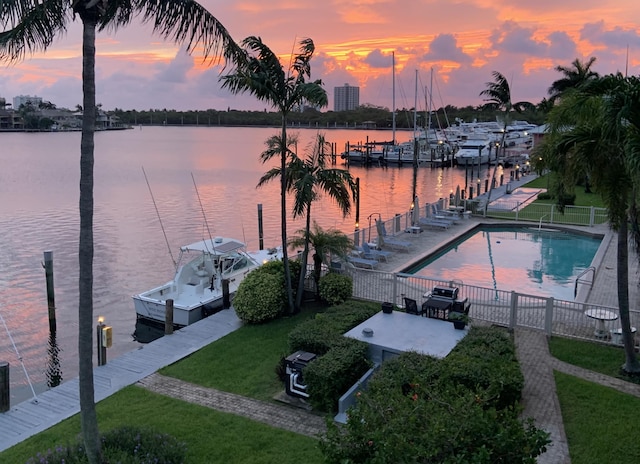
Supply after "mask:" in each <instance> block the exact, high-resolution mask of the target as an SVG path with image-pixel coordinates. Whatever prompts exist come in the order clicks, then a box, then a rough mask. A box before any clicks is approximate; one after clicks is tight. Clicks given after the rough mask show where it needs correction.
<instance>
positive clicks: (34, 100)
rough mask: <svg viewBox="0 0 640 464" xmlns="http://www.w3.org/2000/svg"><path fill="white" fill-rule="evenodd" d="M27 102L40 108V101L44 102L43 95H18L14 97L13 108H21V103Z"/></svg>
mask: <svg viewBox="0 0 640 464" xmlns="http://www.w3.org/2000/svg"><path fill="white" fill-rule="evenodd" d="M27 103H29V104H31V106H33V107H34V108H39V107H40V103H42V97H36V96H35V95H34V96H31V95H18V96H17V97H13V108H14V109H16V110H19V109H20V106H21V105H26V104H27Z"/></svg>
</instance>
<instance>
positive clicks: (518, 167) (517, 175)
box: [516, 164, 520, 180]
mask: <svg viewBox="0 0 640 464" xmlns="http://www.w3.org/2000/svg"><path fill="white" fill-rule="evenodd" d="M518 179H520V165H519V164H516V180H518Z"/></svg>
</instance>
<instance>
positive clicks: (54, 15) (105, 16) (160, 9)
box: [0, 0, 238, 464]
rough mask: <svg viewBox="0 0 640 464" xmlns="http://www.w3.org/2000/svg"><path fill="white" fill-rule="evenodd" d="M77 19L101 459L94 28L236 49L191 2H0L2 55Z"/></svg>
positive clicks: (91, 442)
mask: <svg viewBox="0 0 640 464" xmlns="http://www.w3.org/2000/svg"><path fill="white" fill-rule="evenodd" d="M76 16H77V17H79V18H80V20H81V21H82V26H83V31H82V87H83V101H82V106H83V108H84V112H83V117H82V135H81V141H80V201H79V210H80V238H79V244H78V264H79V284H78V296H79V298H78V303H79V304H78V314H79V317H78V359H79V370H78V372H79V389H80V409H81V417H82V434H83V437H84V443H85V448H86V451H87V458H88V460H89V462H90V463H92V464H93V463H97V462H98V460H99V456H100V441H99V434H98V421H97V417H96V411H95V399H94V390H93V364H92V353H93V322H94V321H93V247H94V245H93V163H94V132H95V123H96V111H95V109H96V76H95V54H96V31H97V30H98V31H102V30H104V29H117V28H119V27H123V26H126V25H128V24H129V23H131V22H132V21H133V19H134V18H138V17H140V18H141V19H142V22H144V23H149V22H150V23H152V24H153V31H154V32H155V33H157V34H158V35H160V36H161V37H164V38H169V39H172V40H173V41H175V42H176V43H179V44H185V45H186V48H187V51H188V52H192V51H194V50H195V49H196V47H197V48H198V50H201V51H202V53H203V55H204V59H213V57H214V56H216V55H217V54H218V52H219V50H220V47H221V46H222V47H224V50H225V56H226V57H227V58H230V57H232V55H233V52H234V51H236V50H238V48H237V46H236V44H235V42H234V41H233V40H232V38H231V36H230V34H229V33H228V32H227V30H226V29H225V28H224V26H223V25H222V24H221V23H220V22H219V21H218V20H217V19H216V18H215V17H214V16H213V15H212V14H211V13H209V12H208V11H207V10H206V9H205V8H204V7H203V6H202V5H200V4H199V3H197V2H195V1H192V0H167V1H157V0H112V1H108V0H73V1H66V0H47V1H40V0H4V1H2V7H1V8H0V24H2V27H3V30H2V32H0V60H2V61H16V60H19V59H22V58H23V57H24V55H25V54H26V53H27V52H29V53H34V52H37V51H44V50H47V49H48V48H49V47H50V46H51V45H52V44H53V42H54V39H55V38H56V37H57V36H59V35H63V34H65V33H66V31H67V26H68V25H69V23H70V22H71V21H73V20H74V19H75V18H76Z"/></svg>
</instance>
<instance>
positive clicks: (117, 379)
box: [0, 309, 242, 451]
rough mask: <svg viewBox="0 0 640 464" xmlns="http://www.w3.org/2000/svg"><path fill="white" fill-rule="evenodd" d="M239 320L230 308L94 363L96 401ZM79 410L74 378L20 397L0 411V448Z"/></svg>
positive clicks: (232, 327)
mask: <svg viewBox="0 0 640 464" xmlns="http://www.w3.org/2000/svg"><path fill="white" fill-rule="evenodd" d="M241 325H242V322H240V319H238V317H237V316H236V313H235V311H234V310H233V309H227V310H223V311H220V312H218V313H216V314H214V315H212V316H210V317H208V318H206V319H203V320H201V321H199V322H197V323H195V324H192V325H190V326H188V327H185V328H183V329H181V330H178V331H176V332H174V333H173V334H172V335H168V336H164V337H162V338H159V339H158V340H155V341H153V342H151V343H148V344H146V345H141V346H140V348H139V349H137V350H134V351H130V352H129V353H125V354H124V355H122V356H120V357H118V358H114V359H113V360H109V361H108V362H107V364H105V365H104V366H99V367H94V369H93V379H94V394H95V400H96V402H98V401H100V400H103V399H104V398H106V397H108V396H110V395H112V394H114V393H115V392H117V391H118V390H121V389H122V388H124V387H127V386H129V385H133V384H134V383H136V382H138V381H139V380H141V379H143V378H145V377H147V376H148V375H151V374H153V373H154V372H156V371H157V370H158V369H161V368H162V367H165V366H168V365H169V364H172V363H174V362H176V361H179V360H180V359H182V358H184V357H186V356H188V355H190V354H191V353H194V352H195V351H198V350H199V349H200V348H202V347H204V346H206V345H208V344H209V343H211V342H214V341H216V340H218V339H220V338H222V337H224V336H225V335H227V334H229V333H231V332H233V331H234V330H236V329H238V328H240V326H241ZM78 412H80V396H79V391H78V379H77V378H75V379H73V380H69V381H68V382H64V383H63V384H62V385H60V386H58V387H55V388H52V389H50V390H48V391H46V392H44V393H42V394H40V395H39V396H38V397H37V399H31V400H28V401H24V402H22V403H20V404H18V405H16V406H13V407H12V408H11V409H10V410H9V411H7V412H5V413H2V414H0V451H4V450H6V449H8V448H10V447H12V446H13V445H15V444H17V443H20V442H21V441H23V440H25V439H27V438H29V437H31V436H33V435H36V434H38V433H40V432H42V431H43V430H46V429H48V428H49V427H51V426H53V425H55V424H57V423H59V422H61V421H63V420H64V419H67V418H69V417H71V416H73V415H74V414H77V413H78Z"/></svg>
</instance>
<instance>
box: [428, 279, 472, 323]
mask: <svg viewBox="0 0 640 464" xmlns="http://www.w3.org/2000/svg"><path fill="white" fill-rule="evenodd" d="M458 293H459V289H458V287H434V288H433V291H432V292H431V293H429V294H427V295H426V297H427V300H426V301H425V302H424V303H422V313H423V314H425V315H426V316H427V317H434V318H437V319H447V315H448V313H449V312H450V311H458V312H462V313H468V312H469V307H470V303H468V299H467V298H465V299H464V300H459V299H458Z"/></svg>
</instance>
